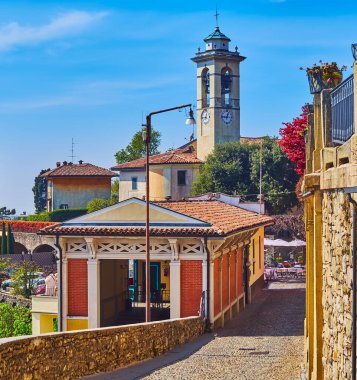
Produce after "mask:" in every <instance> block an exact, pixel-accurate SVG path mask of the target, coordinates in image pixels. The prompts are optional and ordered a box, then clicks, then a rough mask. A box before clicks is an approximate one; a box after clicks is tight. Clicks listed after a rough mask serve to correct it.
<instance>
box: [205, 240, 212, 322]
mask: <svg viewBox="0 0 357 380" xmlns="http://www.w3.org/2000/svg"><path fill="white" fill-rule="evenodd" d="M204 242H205V248H206V252H207V296H206V297H207V306H206V309H207V312H206V315H207V321H208V323H210V321H211V319H210V304H209V300H210V271H211V269H210V262H211V258H210V251H209V249H208V244H207V236H205V238H204Z"/></svg>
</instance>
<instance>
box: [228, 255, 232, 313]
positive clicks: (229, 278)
mask: <svg viewBox="0 0 357 380" xmlns="http://www.w3.org/2000/svg"><path fill="white" fill-rule="evenodd" d="M227 260H228V305H229V319H232V307H231V249H229V252H228V253H227Z"/></svg>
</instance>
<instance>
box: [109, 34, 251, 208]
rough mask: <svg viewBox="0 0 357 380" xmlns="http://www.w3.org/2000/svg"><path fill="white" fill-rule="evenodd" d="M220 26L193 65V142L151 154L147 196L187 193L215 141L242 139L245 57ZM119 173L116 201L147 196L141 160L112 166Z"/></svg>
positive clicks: (178, 196)
mask: <svg viewBox="0 0 357 380" xmlns="http://www.w3.org/2000/svg"><path fill="white" fill-rule="evenodd" d="M230 41H231V40H230V39H229V38H228V37H227V36H226V35H224V34H223V33H222V32H221V31H220V29H219V27H218V26H216V28H215V30H214V32H213V33H211V34H210V35H209V36H208V37H206V38H205V39H204V42H205V50H204V51H201V50H200V49H199V50H198V52H197V53H196V55H195V56H194V57H193V58H192V61H193V62H195V63H196V65H197V104H196V110H197V115H196V120H197V140H194V141H192V142H190V143H188V144H186V145H184V146H182V147H180V148H178V149H175V150H171V151H168V152H165V153H161V154H156V155H153V156H151V157H150V161H149V162H150V194H151V200H153V201H163V200H165V199H170V200H180V199H182V198H186V197H188V196H190V195H191V190H192V183H193V181H194V180H195V179H196V177H197V174H198V171H199V167H200V166H201V165H202V164H203V163H204V161H205V160H206V158H207V156H208V155H209V154H210V153H212V152H213V150H214V148H215V146H216V145H217V144H222V143H225V142H230V141H239V140H240V67H239V66H240V63H241V62H242V61H243V60H244V59H245V57H243V56H242V55H240V53H239V52H238V48H237V47H235V49H234V51H230V48H229V43H230ZM111 169H112V170H114V171H118V172H119V173H120V191H119V200H120V201H123V200H125V199H128V198H130V197H138V198H142V197H143V196H145V182H146V178H145V158H140V159H138V160H134V161H130V162H125V163H122V164H119V165H115V166H113V167H112V168H111Z"/></svg>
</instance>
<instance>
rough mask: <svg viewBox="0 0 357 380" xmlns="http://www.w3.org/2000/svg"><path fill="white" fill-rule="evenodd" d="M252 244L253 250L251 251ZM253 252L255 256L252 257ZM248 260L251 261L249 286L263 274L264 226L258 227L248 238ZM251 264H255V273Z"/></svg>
mask: <svg viewBox="0 0 357 380" xmlns="http://www.w3.org/2000/svg"><path fill="white" fill-rule="evenodd" d="M259 236H260V245H259ZM262 242H263V243H262ZM253 244H254V251H253ZM259 250H261V253H260V255H259ZM253 252H255V257H253ZM259 257H260V259H261V262H260V268H259ZM253 260H255V264H253ZM249 261H250V262H251V263H252V265H251V267H250V279H249V285H250V286H251V285H253V284H254V283H255V282H256V281H257V280H258V279H260V278H261V277H262V276H263V275H264V227H260V228H259V229H258V231H257V232H256V233H255V234H254V235H253V236H252V238H251V240H250V246H249ZM253 265H254V266H255V273H253Z"/></svg>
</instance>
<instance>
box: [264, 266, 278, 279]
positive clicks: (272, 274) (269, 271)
mask: <svg viewBox="0 0 357 380" xmlns="http://www.w3.org/2000/svg"><path fill="white" fill-rule="evenodd" d="M264 275H265V278H266V279H267V280H276V279H277V278H278V275H277V273H276V268H265V269H264Z"/></svg>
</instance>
